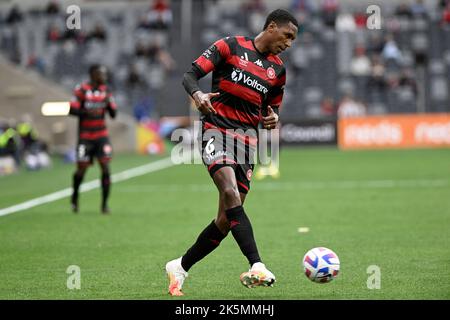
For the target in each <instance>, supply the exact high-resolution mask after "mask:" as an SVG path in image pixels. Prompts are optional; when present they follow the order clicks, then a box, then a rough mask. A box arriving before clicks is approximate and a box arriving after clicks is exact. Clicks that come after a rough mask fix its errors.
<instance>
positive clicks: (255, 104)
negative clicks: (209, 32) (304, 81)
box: [193, 36, 286, 130]
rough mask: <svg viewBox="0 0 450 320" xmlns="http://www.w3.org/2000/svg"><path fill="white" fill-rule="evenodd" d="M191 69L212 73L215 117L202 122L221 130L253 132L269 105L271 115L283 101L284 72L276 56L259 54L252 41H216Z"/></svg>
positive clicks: (241, 37)
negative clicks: (215, 94) (249, 130)
mask: <svg viewBox="0 0 450 320" xmlns="http://www.w3.org/2000/svg"><path fill="white" fill-rule="evenodd" d="M193 67H194V70H195V71H196V72H197V73H198V74H199V75H200V76H204V75H206V74H207V73H209V72H211V71H212V72H213V74H212V89H211V92H219V93H220V95H219V96H217V97H214V98H212V99H211V103H212V105H213V107H214V109H215V110H216V111H217V114H212V113H211V114H208V115H205V116H203V117H202V121H203V122H204V123H205V122H206V123H210V124H212V125H214V126H216V127H219V128H225V129H244V130H246V129H254V130H257V128H258V125H259V123H260V121H261V117H262V115H264V116H265V115H266V112H267V106H268V105H270V106H271V107H272V108H273V109H274V111H275V112H278V109H279V107H280V105H281V101H282V99H283V91H284V84H285V82H286V69H285V67H284V65H283V61H282V60H281V59H280V58H279V57H278V56H276V55H264V54H262V53H260V52H259V51H258V50H257V49H256V47H255V43H254V39H252V38H248V37H243V36H236V37H226V38H223V39H220V40H218V41H216V42H215V43H214V44H213V45H211V46H210V47H209V48H208V49H207V50H205V51H204V52H203V54H202V55H201V56H200V57H199V58H198V59H197V60H195V61H194V62H193Z"/></svg>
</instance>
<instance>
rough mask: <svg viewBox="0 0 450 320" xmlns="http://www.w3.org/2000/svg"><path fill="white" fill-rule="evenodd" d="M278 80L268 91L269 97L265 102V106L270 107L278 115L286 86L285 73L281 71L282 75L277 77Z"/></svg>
mask: <svg viewBox="0 0 450 320" xmlns="http://www.w3.org/2000/svg"><path fill="white" fill-rule="evenodd" d="M278 78H279V80H278V81H277V84H276V85H275V86H273V87H272V89H271V90H270V91H269V95H268V97H267V100H266V105H269V106H271V107H272V109H273V110H274V111H275V112H277V113H278V111H279V108H280V107H281V102H282V101H283V94H284V86H285V84H286V71H285V70H283V72H282V74H280V75H279V76H278Z"/></svg>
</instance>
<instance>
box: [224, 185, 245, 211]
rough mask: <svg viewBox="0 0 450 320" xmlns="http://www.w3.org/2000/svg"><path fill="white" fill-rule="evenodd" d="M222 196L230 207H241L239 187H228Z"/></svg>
mask: <svg viewBox="0 0 450 320" xmlns="http://www.w3.org/2000/svg"><path fill="white" fill-rule="evenodd" d="M222 194H223V196H224V199H225V202H226V204H228V207H230V206H239V205H241V197H240V195H239V190H238V189H237V187H227V188H225V189H224V190H223V191H222Z"/></svg>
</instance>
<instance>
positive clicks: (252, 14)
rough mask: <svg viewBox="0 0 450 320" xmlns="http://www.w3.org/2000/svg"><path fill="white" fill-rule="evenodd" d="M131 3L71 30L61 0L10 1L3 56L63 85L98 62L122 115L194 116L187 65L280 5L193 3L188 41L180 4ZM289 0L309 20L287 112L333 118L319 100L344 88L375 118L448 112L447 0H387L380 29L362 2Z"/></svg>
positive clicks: (338, 96) (94, 12)
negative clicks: (186, 88)
mask: <svg viewBox="0 0 450 320" xmlns="http://www.w3.org/2000/svg"><path fill="white" fill-rule="evenodd" d="M131 3H132V5H126V4H125V5H124V4H123V2H117V1H112V2H110V3H107V4H106V5H105V3H101V4H97V5H96V4H95V3H93V2H88V1H86V5H83V11H82V16H83V27H82V29H81V30H79V31H77V30H76V31H71V30H67V28H65V19H66V17H67V14H66V12H65V10H64V8H61V7H59V6H58V2H48V3H46V4H45V2H44V4H45V5H42V6H40V7H36V6H32V7H31V8H30V7H29V8H27V9H22V8H21V7H20V6H17V5H15V6H9V7H6V6H3V7H1V8H2V9H1V10H0V30H1V32H0V52H1V53H2V54H3V55H4V56H6V57H8V59H10V60H11V61H12V62H14V63H16V64H18V65H21V66H22V67H25V68H28V69H33V70H35V71H36V72H38V73H39V74H41V75H42V76H43V77H46V78H48V79H51V80H52V81H55V82H58V83H61V84H62V85H63V86H64V87H66V88H67V89H71V88H72V87H73V86H74V85H75V84H76V83H78V82H79V81H80V80H81V79H82V77H83V76H84V75H85V70H86V69H87V67H88V65H89V64H91V63H94V62H99V61H103V62H104V63H105V64H106V65H107V66H109V67H110V70H111V75H112V85H113V87H114V89H115V90H116V92H117V94H116V96H117V100H118V104H119V105H120V106H121V109H122V111H123V112H126V113H128V114H130V115H134V114H136V113H139V112H142V109H145V112H146V113H148V114H149V115H150V116H151V117H153V118H156V119H157V118H159V117H161V116H170V115H173V116H179V115H188V114H189V112H190V110H189V103H188V102H187V98H186V97H185V96H184V94H183V93H182V89H181V86H180V79H181V75H182V73H183V72H184V71H185V70H184V69H185V68H186V67H187V66H188V65H189V62H190V61H191V60H192V59H193V58H195V57H196V56H198V55H199V54H200V52H202V50H203V49H204V48H206V47H207V46H209V44H210V43H211V42H212V41H214V40H216V39H217V38H219V37H223V36H227V35H230V34H245V35H247V34H248V35H256V34H257V33H258V31H259V29H258V28H260V26H261V25H262V24H263V22H264V21H263V19H264V17H265V15H266V13H267V12H268V11H269V10H271V9H273V6H274V5H275V4H274V3H273V2H270V1H259V0H250V1H192V6H193V12H195V18H194V19H192V26H191V28H192V30H191V33H192V35H194V36H193V37H191V41H190V42H189V43H186V42H183V41H182V40H181V39H180V30H181V28H182V26H181V22H180V20H181V10H182V4H181V1H175V0H173V1H159V0H158V1H156V0H155V1H144V2H142V1H132V2H131ZM283 3H285V4H286V5H288V6H290V8H291V10H293V12H295V14H296V16H297V17H298V19H299V21H301V23H302V27H301V30H300V35H299V37H298V40H297V44H295V45H294V48H293V49H292V50H290V52H287V53H286V54H284V57H283V58H284V60H285V63H286V66H287V68H288V75H289V81H288V84H287V87H286V96H285V102H284V108H283V114H282V115H283V117H295V118H299V117H302V118H304V117H307V118H320V117H329V116H330V112H329V111H328V112H325V113H324V112H323V111H322V108H321V105H322V104H323V103H324V101H328V100H327V99H332V100H333V101H334V102H335V104H337V105H338V104H339V102H340V101H341V100H342V98H343V97H344V96H346V95H348V94H352V95H353V96H354V97H355V98H357V99H361V100H363V102H364V104H365V105H366V106H367V112H368V113H369V114H380V113H410V112H442V111H448V110H449V108H450V107H449V106H450V97H449V95H448V91H449V73H450V21H449V20H450V19H449V18H448V17H449V14H448V12H449V10H450V9H449V8H450V4H448V1H440V2H437V1H425V2H424V3H422V2H421V1H420V0H417V1H408V2H405V3H403V2H390V1H385V2H382V3H383V5H382V10H383V11H382V15H383V20H384V21H383V26H382V29H381V30H369V29H367V27H366V21H367V17H368V15H367V14H366V13H365V8H366V5H365V4H363V2H358V3H360V4H359V5H357V6H355V5H352V6H350V5H348V6H347V5H345V4H346V1H341V2H339V1H336V0H334V1H333V0H326V1H310V0H293V1H284V2H283ZM277 5H279V4H277ZM349 8H351V9H349ZM157 17H161V19H160V20H158V18H157ZM196 35H199V36H196ZM356 55H358V56H356ZM355 68H356V70H355ZM358 68H362V69H363V70H360V69H358ZM173 92H179V94H173ZM136 109H138V110H136ZM335 109H336V108H335ZM336 110H337V109H336ZM334 115H336V113H335V114H334Z"/></svg>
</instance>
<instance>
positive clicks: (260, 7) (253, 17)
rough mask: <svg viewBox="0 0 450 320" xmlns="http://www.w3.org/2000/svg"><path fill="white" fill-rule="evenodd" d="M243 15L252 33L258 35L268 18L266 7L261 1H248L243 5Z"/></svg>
mask: <svg viewBox="0 0 450 320" xmlns="http://www.w3.org/2000/svg"><path fill="white" fill-rule="evenodd" d="M242 13H243V15H244V17H245V21H246V22H247V27H248V29H250V32H251V33H254V34H257V33H258V32H259V31H260V28H261V25H263V24H264V22H265V18H266V5H265V4H264V2H263V1H261V0H247V1H245V2H244V4H243V5H242Z"/></svg>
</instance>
